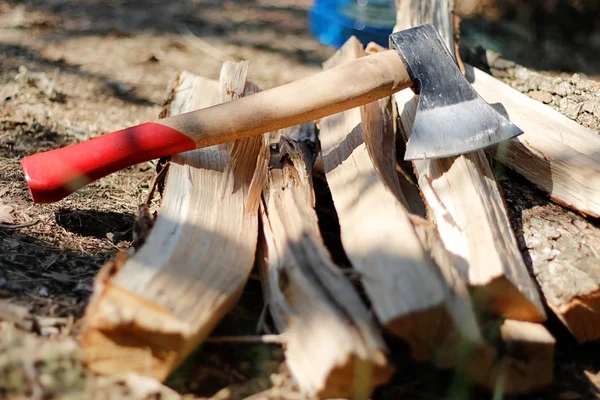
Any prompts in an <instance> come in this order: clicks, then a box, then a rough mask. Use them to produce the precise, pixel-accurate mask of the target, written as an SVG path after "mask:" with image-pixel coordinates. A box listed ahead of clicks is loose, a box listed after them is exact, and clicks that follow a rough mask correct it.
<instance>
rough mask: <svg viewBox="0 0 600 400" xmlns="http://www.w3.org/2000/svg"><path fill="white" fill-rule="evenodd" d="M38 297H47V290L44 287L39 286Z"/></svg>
mask: <svg viewBox="0 0 600 400" xmlns="http://www.w3.org/2000/svg"><path fill="white" fill-rule="evenodd" d="M38 296H40V297H48V288H47V287H46V286H41V287H40V289H39V290H38Z"/></svg>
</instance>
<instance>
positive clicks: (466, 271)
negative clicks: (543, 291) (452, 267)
mask: <svg viewBox="0 0 600 400" xmlns="http://www.w3.org/2000/svg"><path fill="white" fill-rule="evenodd" d="M396 4H397V7H398V14H397V15H398V17H397V25H396V27H395V30H396V31H398V30H402V29H407V28H410V27H412V26H414V25H418V24H423V23H433V24H434V25H436V27H437V29H438V31H439V32H440V34H441V35H442V38H443V39H444V40H445V42H446V45H447V47H448V48H449V49H450V51H451V52H453V50H454V43H453V42H452V40H453V39H452V38H453V34H452V19H451V15H450V12H451V10H452V8H453V2H452V1H446V0H428V1H417V0H397V2H396ZM394 99H395V101H396V103H397V105H398V109H399V114H400V127H401V130H402V132H403V134H404V135H405V137H408V135H409V133H410V131H411V128H412V123H413V121H414V116H415V112H416V105H417V101H418V98H417V97H416V96H414V94H412V93H411V92H410V91H406V90H405V91H402V92H399V93H396V94H395V95H394ZM414 167H415V172H416V174H417V177H418V181H419V186H420V188H421V191H422V193H423V197H424V199H425V201H426V203H427V206H428V211H429V213H430V216H431V217H432V218H433V219H434V220H435V222H436V224H437V226H438V230H439V232H440V236H441V239H442V241H443V242H444V244H445V246H446V248H447V249H448V250H449V251H450V252H451V253H452V254H453V255H454V257H455V263H456V264H457V265H458V268H459V271H460V272H461V274H462V276H463V279H465V281H466V282H468V283H469V285H470V286H471V287H472V288H473V289H474V292H473V301H474V303H475V305H476V307H479V308H483V309H486V310H488V311H490V312H492V313H493V314H495V315H500V316H503V317H506V318H511V319H517V320H524V321H535V322H540V321H544V320H545V318H546V315H545V312H544V308H543V306H542V303H541V300H540V297H539V293H538V291H537V288H536V286H535V284H534V283H533V281H532V280H531V278H530V276H529V273H528V271H527V268H526V266H525V264H524V262H523V260H522V258H521V254H520V252H519V250H518V247H517V242H516V239H515V236H514V234H513V232H512V229H511V226H510V222H509V220H508V217H507V213H506V210H505V207H504V203H503V199H502V196H501V194H500V192H499V190H498V184H497V182H496V180H495V177H494V174H493V173H492V170H491V168H490V165H489V163H488V161H487V159H486V157H485V154H484V152H483V151H477V152H473V153H469V154H465V155H462V156H459V157H452V158H444V159H436V160H418V161H415V162H414Z"/></svg>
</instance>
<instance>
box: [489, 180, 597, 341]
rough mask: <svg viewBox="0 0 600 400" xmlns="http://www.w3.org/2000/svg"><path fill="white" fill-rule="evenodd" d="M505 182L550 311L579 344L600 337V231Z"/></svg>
mask: <svg viewBox="0 0 600 400" xmlns="http://www.w3.org/2000/svg"><path fill="white" fill-rule="evenodd" d="M501 183H502V187H503V189H504V192H505V193H506V197H507V199H511V200H510V201H509V202H508V206H509V211H510V214H511V219H512V220H513V221H514V223H513V225H514V226H515V227H516V229H518V234H519V235H520V236H521V237H522V240H523V247H524V249H523V251H524V252H525V255H526V256H527V257H528V258H529V259H530V260H531V267H532V271H533V274H534V276H535V278H536V280H537V282H538V284H539V285H540V287H541V289H542V293H543V294H544V299H545V301H546V303H547V304H548V307H549V308H550V309H551V310H552V311H553V312H554V313H555V314H556V315H557V317H558V318H559V319H560V320H561V321H562V322H563V324H564V325H565V326H566V327H567V328H568V329H569V331H570V332H571V333H572V334H573V336H574V337H575V338H576V339H577V341H579V342H580V343H583V342H587V341H591V340H597V339H600V265H599V263H598V257H599V255H600V229H599V228H598V227H596V226H594V225H593V224H592V223H590V222H589V221H587V220H586V219H585V218H583V217H582V216H581V215H577V214H575V213H573V212H571V211H568V210H565V209H564V208H562V207H560V206H558V205H556V204H553V203H551V202H549V201H547V200H546V199H543V198H540V195H539V194H538V193H537V192H536V191H535V190H533V188H532V187H529V186H528V185H526V184H524V181H523V180H521V179H518V177H516V176H515V174H512V173H507V174H506V176H505V177H503V178H502V180H501Z"/></svg>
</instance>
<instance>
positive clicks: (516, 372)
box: [465, 320, 556, 397]
mask: <svg viewBox="0 0 600 400" xmlns="http://www.w3.org/2000/svg"><path fill="white" fill-rule="evenodd" d="M496 336H497V337H496V340H495V341H492V343H493V346H488V347H487V348H486V349H485V350H484V351H479V352H477V353H476V354H475V355H474V357H473V358H472V359H471V360H469V363H468V364H467V365H466V366H465V368H466V371H467V374H468V376H469V378H470V379H471V380H472V382H473V383H474V384H476V385H478V386H481V387H483V388H486V389H488V390H490V391H495V392H497V393H498V394H499V395H500V397H502V395H504V394H507V395H518V394H526V393H531V392H535V391H539V390H542V389H544V388H546V387H548V386H549V385H550V384H551V383H552V380H553V379H554V368H553V365H554V348H555V344H556V342H555V340H554V338H553V337H552V335H551V334H550V333H549V332H548V331H547V330H546V328H544V327H543V326H542V325H540V324H535V323H531V322H524V321H511V320H506V321H504V322H503V323H502V325H501V326H500V327H499V330H497V331H496Z"/></svg>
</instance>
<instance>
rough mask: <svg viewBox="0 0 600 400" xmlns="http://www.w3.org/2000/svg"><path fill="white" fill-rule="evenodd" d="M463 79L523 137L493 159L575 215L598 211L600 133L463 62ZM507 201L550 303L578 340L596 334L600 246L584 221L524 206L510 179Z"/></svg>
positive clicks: (599, 311)
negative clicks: (509, 191)
mask: <svg viewBox="0 0 600 400" xmlns="http://www.w3.org/2000/svg"><path fill="white" fill-rule="evenodd" d="M465 67H466V76H467V78H468V79H469V80H470V81H471V82H472V84H473V87H474V88H475V90H476V91H477V92H478V93H479V94H480V95H481V96H482V97H483V98H484V99H485V100H486V101H488V102H490V103H492V104H498V105H499V106H500V108H501V109H502V110H503V112H505V113H506V114H507V115H508V117H509V118H510V119H511V120H512V121H513V122H514V123H516V124H517V125H518V126H519V127H520V128H521V129H523V130H524V132H525V133H524V134H523V135H521V136H518V137H517V138H515V139H513V140H510V141H507V142H505V143H502V144H500V145H498V146H495V147H493V148H491V149H488V150H487V152H488V154H491V155H492V156H493V157H494V158H495V159H496V160H498V161H500V162H501V163H502V164H504V165H506V166H507V167H509V168H510V169H512V170H514V171H515V172H517V173H518V174H520V175H521V176H523V177H524V178H525V179H527V180H529V181H530V182H532V183H533V184H534V185H535V186H536V187H538V188H539V189H541V190H543V191H545V192H546V193H548V194H549V196H550V198H551V199H552V200H553V201H554V202H556V203H558V204H560V205H562V206H565V207H568V208H571V209H573V210H575V211H577V212H579V213H581V214H584V215H588V216H594V217H598V216H600V136H599V135H598V134H597V132H594V131H593V130H591V129H588V128H585V127H583V126H581V125H579V124H577V123H576V122H575V121H572V120H570V119H568V118H567V117H566V116H564V115H562V114H560V113H559V112H557V111H555V110H553V109H552V108H550V107H548V106H546V105H544V104H542V103H540V102H537V101H535V100H533V99H531V98H529V97H528V96H526V95H524V94H522V93H520V92H518V91H516V90H514V89H512V88H511V87H509V86H508V85H506V84H504V83H503V82H501V81H499V80H497V79H495V78H493V77H492V76H490V75H488V74H486V73H485V72H483V71H481V70H479V69H477V68H474V67H472V66H470V65H468V64H467V65H466V66H465ZM509 185H510V190H511V194H512V195H513V196H512V199H511V203H512V205H515V206H516V208H517V209H515V210H514V212H516V213H519V214H520V215H519V217H518V219H519V220H520V224H519V225H521V226H517V229H519V230H521V232H520V233H521V234H522V235H523V237H524V244H525V245H526V246H527V248H528V250H527V252H526V256H527V257H530V258H531V260H532V268H533V273H534V274H535V277H536V280H537V282H538V284H539V285H540V287H541V289H542V292H543V294H544V298H545V301H546V303H547V304H548V306H549V308H550V309H551V310H552V311H553V312H554V313H555V314H556V315H557V316H558V318H559V319H560V320H561V321H562V322H563V323H564V325H565V326H566V327H567V328H568V329H569V330H570V331H571V333H572V334H573V335H574V336H575V338H576V339H577V340H578V341H580V342H585V341H590V340H595V339H598V338H600V317H599V315H600V267H598V266H597V265H598V257H599V256H598V254H600V253H599V252H600V247H599V245H600V243H598V240H596V239H595V237H596V235H595V233H596V232H597V230H596V229H595V228H594V227H593V226H592V225H591V224H589V223H587V222H586V221H585V220H584V219H583V218H581V217H578V216H575V215H572V214H570V213H568V212H565V210H562V211H561V210H559V208H558V207H555V206H552V205H549V204H544V205H540V206H539V207H536V208H533V209H531V207H523V203H524V202H525V201H524V200H523V199H524V198H532V197H535V196H532V194H528V195H527V197H523V192H526V191H527V189H526V188H517V187H515V186H516V185H515V184H512V183H511V184H509Z"/></svg>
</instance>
